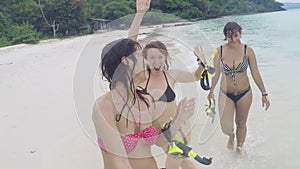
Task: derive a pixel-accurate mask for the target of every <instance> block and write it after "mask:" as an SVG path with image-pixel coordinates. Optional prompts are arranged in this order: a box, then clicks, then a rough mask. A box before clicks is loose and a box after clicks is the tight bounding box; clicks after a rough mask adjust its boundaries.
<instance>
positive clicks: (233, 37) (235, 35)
mask: <svg viewBox="0 0 300 169" xmlns="http://www.w3.org/2000/svg"><path fill="white" fill-rule="evenodd" d="M226 39H227V42H228V43H240V41H241V33H240V32H239V31H229V32H228V33H227V36H226Z"/></svg>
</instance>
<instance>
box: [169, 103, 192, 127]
mask: <svg viewBox="0 0 300 169" xmlns="http://www.w3.org/2000/svg"><path fill="white" fill-rule="evenodd" d="M195 106H196V101H195V98H190V99H187V98H183V99H182V100H181V101H180V102H179V104H178V106H177V113H176V116H175V119H174V120H175V121H174V124H173V125H174V127H175V128H180V126H181V125H182V123H183V122H184V121H186V120H188V119H189V118H190V117H192V116H193V115H194V113H195Z"/></svg>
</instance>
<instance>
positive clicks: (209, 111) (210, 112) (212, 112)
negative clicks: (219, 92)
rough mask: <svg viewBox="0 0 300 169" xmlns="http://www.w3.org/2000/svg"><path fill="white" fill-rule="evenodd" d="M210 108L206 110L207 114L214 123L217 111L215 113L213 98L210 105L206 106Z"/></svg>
mask: <svg viewBox="0 0 300 169" xmlns="http://www.w3.org/2000/svg"><path fill="white" fill-rule="evenodd" d="M206 106H208V108H206V109H205V112H206V115H207V116H209V117H211V118H212V119H211V123H213V122H214V119H215V115H216V111H215V107H216V106H215V99H213V98H210V99H209V105H206Z"/></svg>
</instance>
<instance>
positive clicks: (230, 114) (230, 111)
mask: <svg viewBox="0 0 300 169" xmlns="http://www.w3.org/2000/svg"><path fill="white" fill-rule="evenodd" d="M218 103H219V104H218V105H219V106H218V107H219V113H220V124H221V129H222V131H223V133H224V134H226V135H228V136H229V139H228V143H227V148H228V149H229V150H232V149H233V147H234V122H233V118H234V108H235V107H234V106H235V105H234V102H233V101H232V100H231V99H230V98H228V97H227V96H226V95H225V94H224V93H222V92H221V91H220V93H219V99H218Z"/></svg>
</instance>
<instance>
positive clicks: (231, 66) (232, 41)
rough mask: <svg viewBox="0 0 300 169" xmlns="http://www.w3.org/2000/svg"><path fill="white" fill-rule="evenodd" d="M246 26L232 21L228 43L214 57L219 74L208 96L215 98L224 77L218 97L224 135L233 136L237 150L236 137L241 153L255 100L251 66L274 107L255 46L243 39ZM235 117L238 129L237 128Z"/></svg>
mask: <svg viewBox="0 0 300 169" xmlns="http://www.w3.org/2000/svg"><path fill="white" fill-rule="evenodd" d="M241 31H242V28H241V27H240V25H238V24H237V23H235V22H228V23H227V24H226V25H225V27H224V29H223V33H224V35H225V40H227V43H226V44H225V45H222V46H220V47H219V48H218V49H217V51H218V56H219V57H215V58H214V67H215V69H216V72H215V76H214V78H213V79H212V87H211V89H210V92H209V94H208V97H207V98H208V99H209V100H210V99H211V98H214V88H215V87H216V84H217V82H218V79H219V77H220V74H222V76H221V84H220V93H219V99H218V103H219V104H218V105H219V112H220V117H221V118H220V119H221V120H220V123H221V128H222V131H223V133H224V134H226V135H228V136H229V140H228V143H227V148H228V149H229V150H233V147H234V139H235V137H236V139H237V145H236V146H237V148H236V150H237V151H238V152H240V151H241V150H242V146H243V144H244V142H245V138H246V134H247V126H246V122H247V117H248V113H249V109H250V106H251V103H252V91H251V87H250V83H249V78H248V76H247V68H248V67H249V68H250V71H251V75H252V77H253V79H254V81H255V83H256V85H257V86H258V88H259V90H260V91H261V93H262V105H263V106H264V107H265V109H266V110H267V109H268V108H269V106H270V101H269V99H268V93H267V91H266V89H265V86H264V83H263V80H262V77H261V75H260V73H259V70H258V66H257V62H256V57H255V53H254V51H253V49H252V48H251V47H249V46H247V45H245V44H242V43H241V41H240V38H241V33H242V32H241ZM234 116H235V123H236V131H234Z"/></svg>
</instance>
